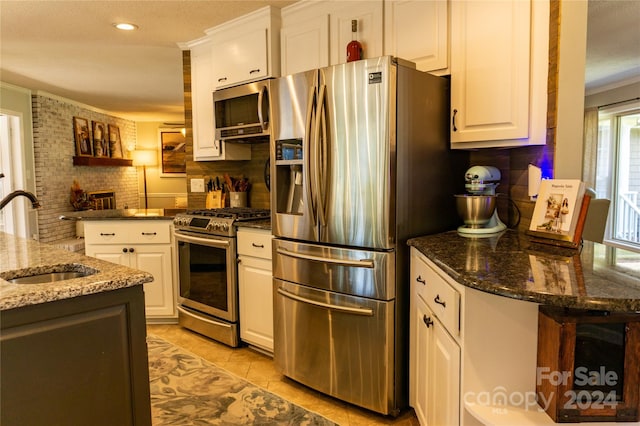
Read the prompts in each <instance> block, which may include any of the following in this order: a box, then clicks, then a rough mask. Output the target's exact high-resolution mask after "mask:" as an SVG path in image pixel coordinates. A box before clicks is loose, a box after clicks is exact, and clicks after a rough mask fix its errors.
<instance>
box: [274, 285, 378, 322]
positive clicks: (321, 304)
mask: <svg viewBox="0 0 640 426" xmlns="http://www.w3.org/2000/svg"><path fill="white" fill-rule="evenodd" d="M278 294H281V295H282V296H284V297H286V298H289V299H292V300H295V301H297V302H302V303H306V304H308V305H313V306H318V307H320V308H325V309H329V310H332V311H338V312H345V313H347V314H354V315H365V316H368V317H372V316H373V309H368V308H351V307H349V306H340V305H333V304H331V303H324V302H317V301H315V300H311V299H307V298H306V297H301V296H298V295H296V294H293V293H289V292H288V291H287V290H284V289H282V288H278Z"/></svg>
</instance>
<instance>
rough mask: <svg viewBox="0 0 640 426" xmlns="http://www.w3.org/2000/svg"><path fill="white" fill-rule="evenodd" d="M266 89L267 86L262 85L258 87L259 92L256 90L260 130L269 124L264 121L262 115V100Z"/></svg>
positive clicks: (265, 128)
mask: <svg viewBox="0 0 640 426" xmlns="http://www.w3.org/2000/svg"><path fill="white" fill-rule="evenodd" d="M266 91H267V86H262V87H261V88H260V92H258V121H259V122H260V127H262V130H267V127H268V126H269V124H268V123H265V122H264V118H263V116H262V100H263V98H264V94H265V92H266Z"/></svg>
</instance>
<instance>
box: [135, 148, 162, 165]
mask: <svg viewBox="0 0 640 426" xmlns="http://www.w3.org/2000/svg"><path fill="white" fill-rule="evenodd" d="M131 159H132V160H133V165H134V166H155V165H156V164H158V153H157V152H156V151H153V150H136V151H133V152H132V153H131Z"/></svg>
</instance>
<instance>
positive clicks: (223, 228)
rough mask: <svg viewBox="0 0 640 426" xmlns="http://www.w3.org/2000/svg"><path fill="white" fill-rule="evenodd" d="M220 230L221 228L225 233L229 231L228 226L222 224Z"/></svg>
mask: <svg viewBox="0 0 640 426" xmlns="http://www.w3.org/2000/svg"><path fill="white" fill-rule="evenodd" d="M220 228H221V229H222V230H223V231H227V230H228V229H229V225H227V224H226V223H223V224H222V225H221V226H220Z"/></svg>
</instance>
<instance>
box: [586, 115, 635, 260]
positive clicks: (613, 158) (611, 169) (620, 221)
mask: <svg viewBox="0 0 640 426" xmlns="http://www.w3.org/2000/svg"><path fill="white" fill-rule="evenodd" d="M596 161H597V163H596V178H595V186H596V187H595V190H596V194H597V198H608V199H610V200H611V207H610V210H609V217H608V223H607V232H606V235H605V241H606V243H607V244H610V245H614V246H620V247H623V248H626V249H630V250H633V251H639V252H640V103H638V102H635V103H634V104H633V105H629V104H627V105H626V106H625V107H622V108H621V107H618V108H615V109H601V110H600V112H599V115H598V149H597V155H596Z"/></svg>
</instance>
